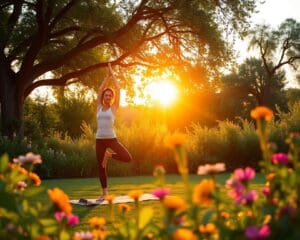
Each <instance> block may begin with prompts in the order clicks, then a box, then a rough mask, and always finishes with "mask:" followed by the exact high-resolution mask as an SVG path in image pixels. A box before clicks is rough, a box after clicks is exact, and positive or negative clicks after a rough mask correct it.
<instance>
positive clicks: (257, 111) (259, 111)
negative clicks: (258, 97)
mask: <svg viewBox="0 0 300 240" xmlns="http://www.w3.org/2000/svg"><path fill="white" fill-rule="evenodd" d="M250 115H251V117H252V118H253V119H255V120H259V119H264V120H265V121H267V122H269V121H271V119H272V118H273V111H272V110H271V109H270V108H267V107H264V106H258V107H256V108H254V109H253V110H252V111H251V113H250Z"/></svg>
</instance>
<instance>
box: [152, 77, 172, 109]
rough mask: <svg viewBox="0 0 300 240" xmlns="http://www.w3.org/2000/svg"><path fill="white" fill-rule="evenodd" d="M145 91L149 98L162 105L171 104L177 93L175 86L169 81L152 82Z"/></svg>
mask: <svg viewBox="0 0 300 240" xmlns="http://www.w3.org/2000/svg"><path fill="white" fill-rule="evenodd" d="M146 91H147V92H148V93H149V94H150V97H151V100H153V101H154V102H158V103H160V104H161V105H163V106H168V105H170V104H172V103H173V102H174V101H175V100H176V97H177V93H178V90H177V88H176V86H175V85H174V84H173V83H171V82H169V81H160V82H153V83H151V84H149V86H148V87H147V90H146Z"/></svg>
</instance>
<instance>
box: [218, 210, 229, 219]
mask: <svg viewBox="0 0 300 240" xmlns="http://www.w3.org/2000/svg"><path fill="white" fill-rule="evenodd" d="M220 215H221V217H222V218H224V219H227V218H229V213H228V212H224V211H223V212H221V214H220Z"/></svg>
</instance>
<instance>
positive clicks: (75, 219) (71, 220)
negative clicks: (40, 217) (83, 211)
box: [54, 212, 79, 226]
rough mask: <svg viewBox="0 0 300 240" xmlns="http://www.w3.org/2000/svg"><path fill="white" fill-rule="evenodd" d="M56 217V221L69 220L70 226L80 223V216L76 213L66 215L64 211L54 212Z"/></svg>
mask: <svg viewBox="0 0 300 240" xmlns="http://www.w3.org/2000/svg"><path fill="white" fill-rule="evenodd" d="M54 217H55V219H56V221H58V222H61V221H63V219H66V220H67V224H68V225H69V226H74V225H76V224H78V223H79V217H78V216H76V215H74V214H68V215H66V214H65V213H64V212H56V213H54Z"/></svg>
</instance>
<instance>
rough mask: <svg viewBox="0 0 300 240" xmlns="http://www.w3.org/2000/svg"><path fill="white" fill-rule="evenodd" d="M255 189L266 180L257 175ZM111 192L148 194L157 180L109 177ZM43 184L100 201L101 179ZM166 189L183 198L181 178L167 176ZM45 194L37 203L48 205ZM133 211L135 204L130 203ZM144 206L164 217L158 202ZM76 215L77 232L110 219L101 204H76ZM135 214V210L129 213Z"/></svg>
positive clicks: (222, 177)
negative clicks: (96, 218) (93, 222)
mask: <svg viewBox="0 0 300 240" xmlns="http://www.w3.org/2000/svg"><path fill="white" fill-rule="evenodd" d="M203 178H204V177H202V176H197V175H190V184H191V185H195V184H196V183H198V182H199V181H200V180H201V179H203ZM228 178H229V174H226V173H225V174H220V175H218V176H217V181H218V183H219V184H221V185H223V184H224V183H225V181H226V180H227V179H228ZM253 183H254V188H261V187H262V183H263V177H262V176H261V175H258V176H257V177H256V178H255V180H254V182H253ZM108 184H109V193H110V194H113V195H115V196H116V195H126V194H127V193H128V192H129V191H130V190H133V189H140V190H143V191H144V192H145V193H149V192H151V191H152V190H153V189H155V188H156V187H157V186H156V185H155V178H154V177H152V176H138V177H110V178H109V179H108ZM42 185H43V186H44V187H46V188H54V187H59V188H61V189H62V190H63V191H64V192H66V193H67V194H68V195H69V197H70V199H79V198H97V197H98V196H99V195H100V183H99V180H98V178H81V179H55V180H43V182H42ZM165 187H168V188H171V191H172V192H171V193H172V194H174V195H179V196H181V197H184V188H183V183H182V181H181V177H180V176H178V175H167V176H166V185H165ZM47 199H48V198H47V196H46V194H41V195H39V197H38V198H37V199H36V200H37V201H41V202H46V201H48V200H47ZM129 205H130V206H132V208H133V204H132V203H129ZM141 206H142V207H143V206H151V207H153V209H154V211H155V214H154V216H155V220H157V221H158V220H159V219H160V216H161V215H162V208H161V205H160V202H159V201H144V202H141ZM114 209H115V213H116V221H117V220H118V216H119V215H118V214H119V209H118V204H116V205H114ZM73 213H74V214H76V215H78V216H79V217H80V224H79V226H77V227H76V228H75V229H74V230H79V229H87V228H88V225H87V221H88V219H89V218H90V217H93V216H102V217H105V218H107V217H108V207H107V205H102V206H101V205H99V206H93V207H83V206H77V205H75V206H74V205H73ZM130 215H132V216H133V215H134V209H133V210H132V211H131V212H130V213H129V216H130Z"/></svg>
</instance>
